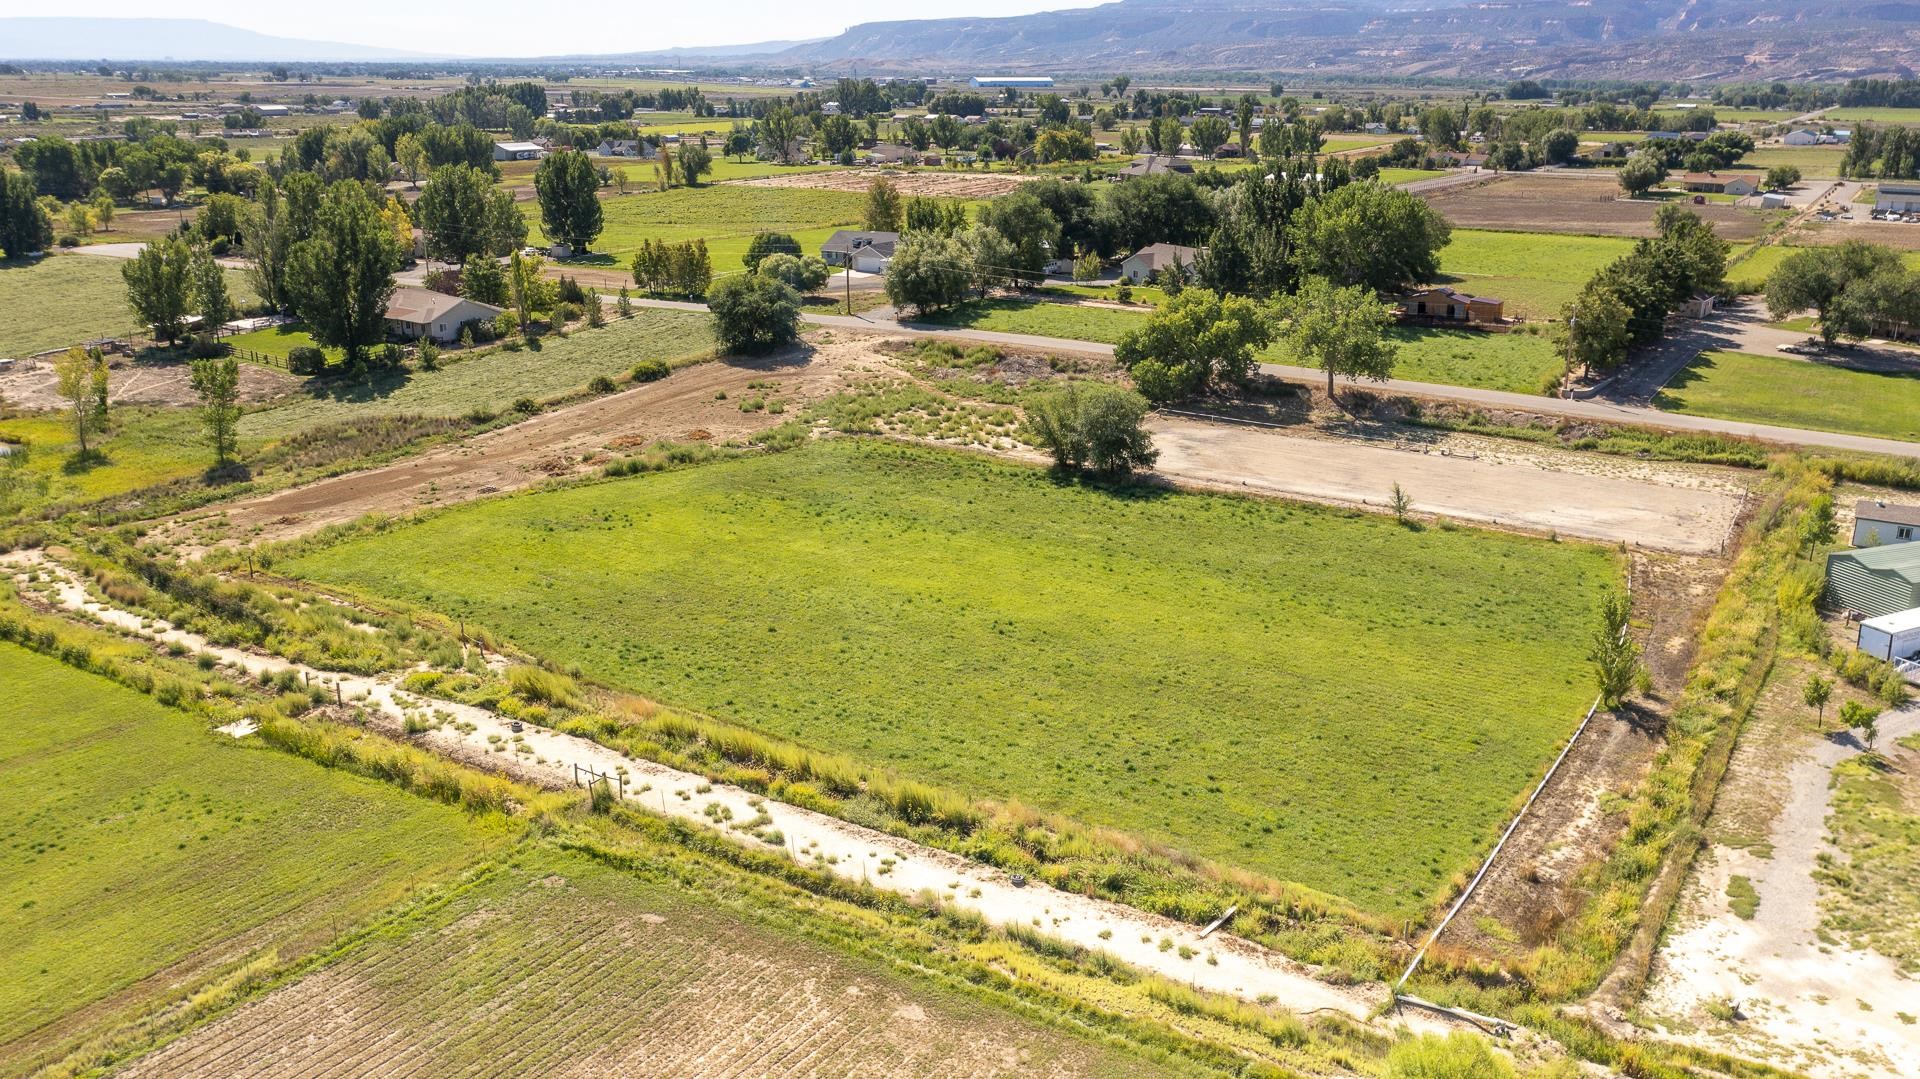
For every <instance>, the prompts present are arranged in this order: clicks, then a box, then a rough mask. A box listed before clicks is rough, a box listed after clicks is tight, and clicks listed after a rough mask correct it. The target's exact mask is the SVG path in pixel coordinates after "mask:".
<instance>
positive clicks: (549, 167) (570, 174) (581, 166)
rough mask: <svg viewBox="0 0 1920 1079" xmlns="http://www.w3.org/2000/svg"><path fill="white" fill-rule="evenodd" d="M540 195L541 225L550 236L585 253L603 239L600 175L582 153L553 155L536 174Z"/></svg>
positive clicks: (564, 151) (569, 152)
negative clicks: (595, 242) (599, 239)
mask: <svg viewBox="0 0 1920 1079" xmlns="http://www.w3.org/2000/svg"><path fill="white" fill-rule="evenodd" d="M533 186H534V190H535V191H537V192H538V193H539V196H540V224H541V227H542V228H544V229H545V230H546V233H547V235H548V236H551V237H552V238H553V239H555V240H556V241H558V242H560V243H563V244H566V245H567V246H568V247H571V248H572V249H573V251H574V253H575V254H582V253H585V252H586V251H587V250H588V248H589V247H591V246H592V244H593V241H594V240H596V239H598V238H599V236H600V229H601V228H602V226H603V225H604V219H603V217H602V216H601V211H600V193H599V192H600V176H599V174H598V173H597V172H595V171H594V168H593V162H592V160H590V159H589V158H588V157H587V155H586V154H584V153H581V152H580V151H578V150H562V151H560V152H559V153H555V154H549V155H547V157H546V158H545V159H543V160H542V161H541V162H540V165H539V167H538V168H536V169H534V171H533Z"/></svg>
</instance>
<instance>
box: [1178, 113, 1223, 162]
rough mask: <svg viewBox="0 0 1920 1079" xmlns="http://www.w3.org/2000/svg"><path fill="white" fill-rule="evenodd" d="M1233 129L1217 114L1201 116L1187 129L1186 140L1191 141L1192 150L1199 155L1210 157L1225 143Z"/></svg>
mask: <svg viewBox="0 0 1920 1079" xmlns="http://www.w3.org/2000/svg"><path fill="white" fill-rule="evenodd" d="M1232 133H1233V129H1232V128H1230V127H1228V126H1227V122H1226V121H1225V120H1223V119H1221V118H1220V117H1218V116H1202V117H1200V118H1199V119H1198V120H1195V121H1194V122H1193V126H1192V127H1189V128H1188V129H1187V141H1189V142H1191V143H1193V151H1194V152H1195V153H1197V154H1199V155H1200V156H1201V157H1212V156H1214V155H1215V154H1217V153H1219V152H1220V147H1222V146H1225V145H1226V144H1227V139H1228V137H1229V136H1230V135H1231V134H1232Z"/></svg>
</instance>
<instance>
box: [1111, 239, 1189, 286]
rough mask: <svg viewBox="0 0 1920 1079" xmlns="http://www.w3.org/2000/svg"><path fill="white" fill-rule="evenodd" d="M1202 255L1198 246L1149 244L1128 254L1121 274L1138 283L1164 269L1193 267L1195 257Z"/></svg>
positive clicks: (1122, 265)
mask: <svg viewBox="0 0 1920 1079" xmlns="http://www.w3.org/2000/svg"><path fill="white" fill-rule="evenodd" d="M1199 256H1200V251H1199V249H1198V248H1193V247H1182V246H1180V245H1179V244H1148V245H1147V246H1145V247H1143V248H1141V249H1140V250H1138V251H1135V252H1134V253H1133V254H1131V255H1128V256H1127V257H1126V260H1125V261H1124V262H1122V263H1120V276H1121V277H1124V278H1126V279H1127V280H1128V281H1131V282H1133V283H1134V284H1136V285H1138V284H1140V283H1141V282H1143V281H1145V280H1147V279H1148V278H1149V277H1152V276H1153V275H1154V274H1156V273H1159V272H1160V271H1162V270H1169V269H1172V268H1173V267H1174V266H1179V267H1181V268H1182V269H1191V268H1192V267H1193V261H1194V259H1196V258H1198V257H1199Z"/></svg>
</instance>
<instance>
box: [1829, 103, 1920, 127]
mask: <svg viewBox="0 0 1920 1079" xmlns="http://www.w3.org/2000/svg"><path fill="white" fill-rule="evenodd" d="M1820 118H1821V120H1822V121H1824V122H1829V123H1834V122H1840V121H1847V122H1855V123H1857V122H1859V121H1862V120H1869V121H1872V122H1874V123H1881V124H1920V109H1897V108H1893V107H1891V106H1887V105H1854V106H1849V107H1846V108H1838V109H1830V110H1828V111H1827V112H1825V113H1823V114H1822V115H1821V117H1820Z"/></svg>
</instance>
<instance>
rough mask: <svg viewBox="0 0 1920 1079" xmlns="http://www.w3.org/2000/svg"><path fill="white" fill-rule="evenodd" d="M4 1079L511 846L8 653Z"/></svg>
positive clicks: (482, 827)
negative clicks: (81, 1025) (200, 983)
mask: <svg viewBox="0 0 1920 1079" xmlns="http://www.w3.org/2000/svg"><path fill="white" fill-rule="evenodd" d="M0 684H3V685H5V686H6V687H7V691H6V693H5V694H0V728H4V729H5V730H6V732H7V735H6V737H5V738H4V739H0V789H4V790H5V791H6V792H7V793H6V797H5V798H0V836H4V841H0V894H4V895H5V896H6V901H5V902H4V903H0V939H4V940H5V941H6V942H7V946H6V947H5V948H3V949H0V1071H5V1072H6V1073H8V1074H23V1073H25V1072H29V1071H31V1070H32V1068H31V1067H28V1065H29V1064H30V1063H32V1062H33V1061H34V1059H35V1058H37V1057H38V1056H40V1055H41V1054H43V1053H46V1052H49V1051H56V1050H57V1049H58V1048H59V1047H60V1045H61V1044H63V1043H65V1042H66V1041H67V1040H68V1039H69V1035H70V1034H75V1033H82V1032H81V1031H68V1030H66V1029H65V1028H64V1027H63V1026H62V1020H63V1019H64V1018H66V1017H68V1016H71V1015H74V1013H76V1012H80V1011H81V1010H83V1009H85V1010H87V1011H88V1015H87V1018H86V1021H85V1027H86V1029H87V1030H89V1031H97V1030H100V1029H104V1028H106V1027H109V1026H111V1025H112V1023H113V1021H115V1020H117V1019H120V1018H123V1017H125V1016H126V1015H128V1014H130V1013H132V1012H135V1011H138V1010H139V1009H140V1008H141V1007H142V1006H144V1005H148V1004H151V1003H153V1002H154V1001H155V1000H157V999H161V998H164V997H167V996H169V995H171V994H174V993H176V992H179V991H180V990H181V989H183V988H185V987H189V986H191V985H192V984H194V982H195V981H196V980H197V979H199V978H201V977H205V976H209V975H214V974H217V973H219V972H223V971H226V970H229V969H232V968H233V967H236V966H238V965H240V964H242V963H244V962H246V961H247V960H248V959H249V958H251V957H252V956H254V955H257V954H260V953H263V952H266V951H268V950H276V949H277V950H278V952H279V954H280V955H281V956H282V957H283V958H287V957H291V956H293V955H297V954H300V953H301V952H303V951H305V950H308V949H311V948H313V947H315V946H318V945H320V944H322V943H324V942H325V941H327V940H330V939H331V938H332V937H333V936H334V935H336V934H337V933H339V932H340V931H342V930H344V929H346V928H348V927H350V926H352V925H353V924H354V923H355V922H356V921H358V920H360V919H362V918H365V917H367V916H370V915H372V914H374V913H376V912H378V911H379V910H381V909H382V908H384V907H386V906H387V905H389V904H391V903H394V902H396V901H398V900H400V899H401V898H402V897H404V896H405V895H406V894H407V892H408V891H410V890H411V889H413V888H415V887H418V886H420V885H422V884H425V883H429V882H431V881H434V880H436V879H439V878H441V877H443V876H445V875H446V874H448V873H450V872H452V871H454V870H456V869H457V868H458V867H460V866H463V865H465V864H467V863H468V862H470V861H471V860H473V859H474V858H475V857H476V856H478V855H480V854H482V853H484V852H485V851H487V850H489V849H491V848H492V847H494V846H495V845H497V843H498V842H499V841H502V840H504V838H505V837H506V835H507V833H506V831H505V830H504V828H501V827H498V826H495V825H489V824H484V823H482V822H481V821H480V820H479V819H477V818H469V817H468V816H467V815H466V814H465V813H463V812H462V811H461V810H459V809H457V808H453V807H449V806H444V805H440V804H438V803H435V802H430V801H427V800H426V799H423V798H418V797H415V796H412V795H409V794H405V793H402V792H400V791H398V790H396V789H395V788H393V787H390V786H388V785H386V784H383V783H379V782H376V781H374V780H369V779H361V778H358V777H355V776H352V775H348V774H347V773H345V772H340V771H335V770H331V769H327V768H323V767H321V766H320V765H317V764H314V763H311V762H309V761H305V760H301V759H299V758H297V757H293V756H290V755H288V754H284V753H281V752H279V751H277V750H273V749H270V748H267V747H265V746H263V745H260V744H257V743H255V742H246V741H238V740H235V739H232V738H229V737H227V736H226V735H222V734H217V733H215V732H213V731H211V730H209V729H208V728H207V727H206V725H205V724H204V723H203V722H202V721H200V720H196V719H194V718H192V717H190V716H188V715H187V714H185V713H183V712H179V711H176V710H174V709H170V708H166V707H163V706H161V705H159V704H156V703H155V702H153V701H152V700H151V699H150V698H148V697H146V696H143V695H141V694H138V693H135V692H133V691H132V690H128V689H125V688H122V687H120V686H119V685H117V684H115V683H112V682H109V681H107V680H106V679H104V678H100V677H98V676H95V675H90V674H86V673H84V672H81V671H77V670H75V669H73V668H71V667H67V666H65V665H64V664H61V663H59V662H58V661H56V660H52V659H48V658H46V657H44V656H41V655H38V654H36V653H33V652H28V651H26V650H25V649H22V648H20V647H18V646H16V645H13V644H4V643H0Z"/></svg>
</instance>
